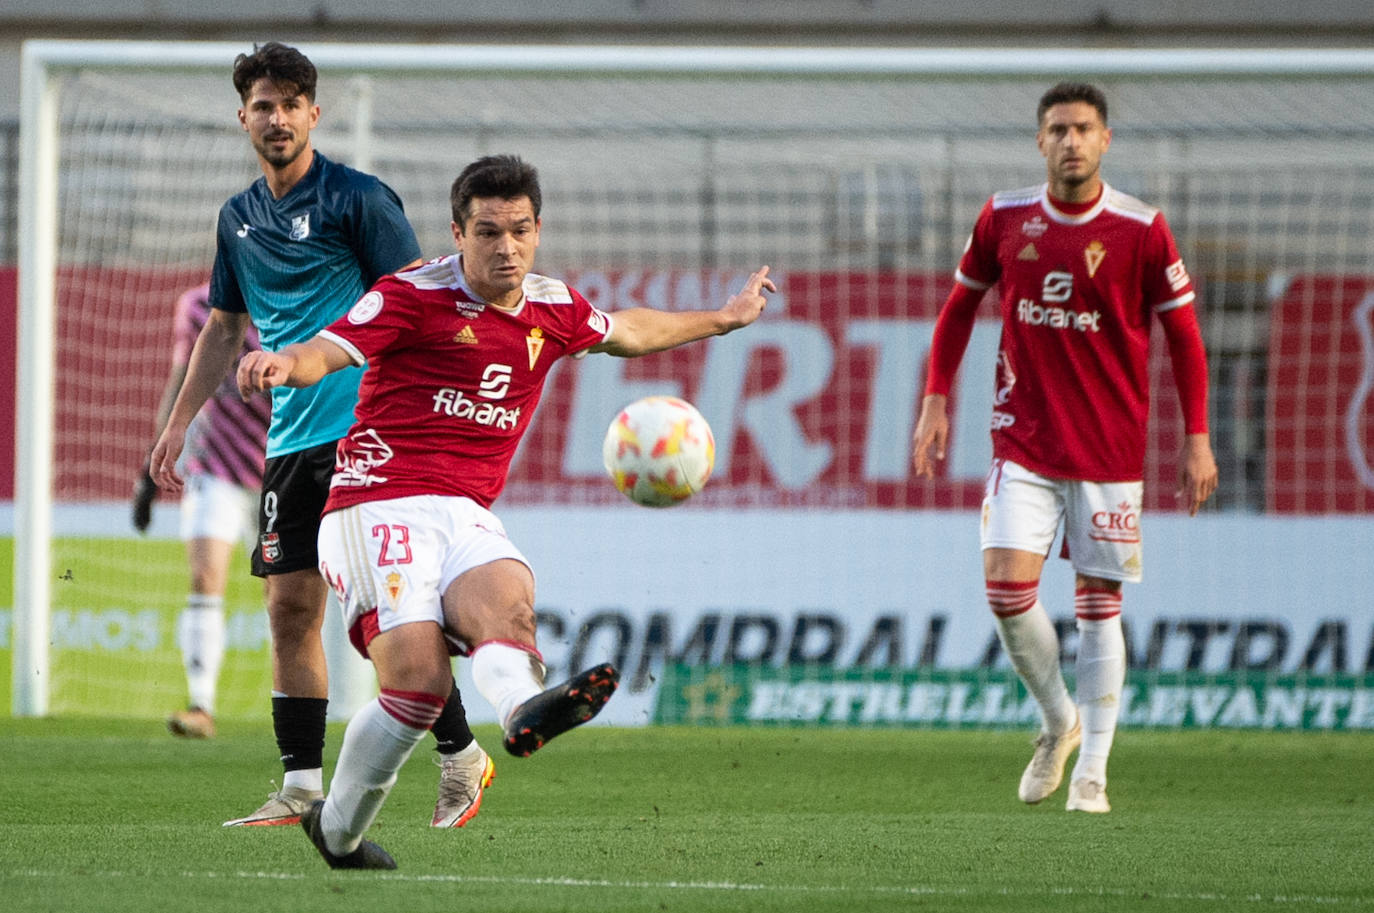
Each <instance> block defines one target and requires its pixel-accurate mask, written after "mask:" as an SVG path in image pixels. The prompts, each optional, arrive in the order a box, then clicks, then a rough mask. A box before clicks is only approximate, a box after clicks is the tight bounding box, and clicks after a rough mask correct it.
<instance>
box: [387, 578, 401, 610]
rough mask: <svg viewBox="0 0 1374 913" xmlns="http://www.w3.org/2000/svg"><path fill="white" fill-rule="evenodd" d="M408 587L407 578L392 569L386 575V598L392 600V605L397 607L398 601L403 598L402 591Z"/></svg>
mask: <svg viewBox="0 0 1374 913" xmlns="http://www.w3.org/2000/svg"><path fill="white" fill-rule="evenodd" d="M405 588H406V581H405V578H404V577H402V576H401V575H400V574H398V573H396V572H395V571H392V572H391V573H389V574H387V575H386V598H387V599H389V600H390V601H391V607H392V608H393V609H394V608H396V602H397V601H398V600H399V599H400V598H401V591H402V590H404V589H405Z"/></svg>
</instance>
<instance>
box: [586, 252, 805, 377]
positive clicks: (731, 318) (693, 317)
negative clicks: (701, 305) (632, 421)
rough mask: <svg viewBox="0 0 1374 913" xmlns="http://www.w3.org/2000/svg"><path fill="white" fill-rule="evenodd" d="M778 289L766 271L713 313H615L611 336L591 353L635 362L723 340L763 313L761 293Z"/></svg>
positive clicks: (753, 276)
mask: <svg viewBox="0 0 1374 913" xmlns="http://www.w3.org/2000/svg"><path fill="white" fill-rule="evenodd" d="M777 290H778V289H777V286H776V285H774V284H773V280H772V279H769V278H768V267H766V266H765V267H762V268H760V269H759V270H757V271H756V272H754V273H753V274H751V275H750V276H749V279H748V280H747V281H746V282H745V283H744V288H742V289H740V290H739V292H737V293H736V294H734V295H731V296H730V300H728V301H726V302H725V305H724V306H723V307H721V308H720V309H719V310H715V311H657V310H654V309H653V308H629V309H628V310H624V311H616V312H615V315H614V316H615V324H614V326H613V327H612V329H611V335H610V337H609V338H607V340H606V341H605V342H603V343H601V344H600V345H598V346H593V347H592V349H591V351H593V352H606V353H608V354H610V355H618V356H620V357H621V358H635V357H637V356H640V355H648V354H650V353H653V352H662V351H663V350H664V349H672V348H675V347H677V346H680V345H683V344H685V343H689V342H694V341H696V340H698V339H705V338H706V337H708V336H723V335H725V334H726V333H729V332H732V331H733V330H738V329H739V328H740V327H746V326H748V325H749V324H751V323H753V322H754V321H755V320H757V319H758V318H759V315H760V314H762V313H763V309H764V306H765V305H766V304H767V303H768V299H767V298H766V297H765V296H764V292H766V291H767V292H776V291H777Z"/></svg>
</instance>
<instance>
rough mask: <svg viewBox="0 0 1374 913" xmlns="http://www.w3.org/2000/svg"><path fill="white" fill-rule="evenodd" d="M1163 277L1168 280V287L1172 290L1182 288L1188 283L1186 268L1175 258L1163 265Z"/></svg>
mask: <svg viewBox="0 0 1374 913" xmlns="http://www.w3.org/2000/svg"><path fill="white" fill-rule="evenodd" d="M1164 278H1165V279H1167V280H1168V281H1169V288H1171V289H1173V290H1174V291H1176V292H1177V291H1178V290H1179V289H1182V288H1183V287H1184V286H1186V285H1187V284H1188V270H1187V269H1186V268H1185V267H1184V265H1183V261H1182V260H1175V261H1174V262H1173V263H1170V264H1169V265H1168V266H1166V267H1164Z"/></svg>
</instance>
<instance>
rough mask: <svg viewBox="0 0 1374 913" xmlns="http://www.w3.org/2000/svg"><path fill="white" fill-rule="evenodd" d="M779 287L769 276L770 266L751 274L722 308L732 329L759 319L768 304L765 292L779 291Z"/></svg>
mask: <svg viewBox="0 0 1374 913" xmlns="http://www.w3.org/2000/svg"><path fill="white" fill-rule="evenodd" d="M777 290H778V287H777V286H776V285H774V284H773V280H772V279H769V278H768V267H766V266H763V267H760V268H759V269H757V270H755V271H754V272H753V273H751V274H750V275H749V278H748V280H747V281H745V283H744V288H742V289H740V290H739V291H738V292H737V293H735V294H734V295H731V296H730V300H729V301H727V302H725V307H723V308H721V312H722V313H724V314H725V315H726V316H727V317H728V318H729V322H730V326H729V329H727V330H726V332H727V333H728V332H730V330H738V329H739V328H740V327H747V326H748V325H749V324H751V323H753V322H754V321H755V320H758V318H759V315H760V314H762V313H763V309H764V307H765V306H766V305H767V304H768V299H767V298H766V297H764V294H763V293H764V292H765V291H767V292H777Z"/></svg>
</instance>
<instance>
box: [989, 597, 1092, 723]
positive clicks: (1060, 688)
mask: <svg viewBox="0 0 1374 913" xmlns="http://www.w3.org/2000/svg"><path fill="white" fill-rule="evenodd" d="M996 618H997V636H998V637H999V638H1001V640H1002V649H1003V650H1005V651H1006V653H1007V658H1008V659H1009V660H1011V667H1012V668H1013V669H1015V670H1016V674H1017V675H1019V676H1021V681H1022V682H1024V683H1025V685H1026V690H1027V691H1029V692H1030V693H1031V697H1033V698H1035V702H1036V703H1037V704H1039V705H1040V715H1041V717H1042V719H1043V724H1042V725H1043V728H1044V730H1045V732H1049V733H1054V734H1056V735H1057V734H1059V733H1063V732H1068V731H1069V730H1070V729H1072V728H1073V723H1074V717H1075V715H1076V714H1077V710H1075V708H1074V705H1073V698H1071V697H1070V696H1069V688H1068V686H1067V685H1065V684H1064V674H1063V672H1062V671H1061V670H1060V668H1059V636H1058V635H1057V634H1055V632H1054V622H1053V621H1051V620H1050V615H1049V613H1048V612H1046V611H1045V607H1044V605H1042V604H1041V602H1040V600H1039V599H1036V600H1035V604H1034V605H1033V606H1031V607H1030V608H1029V609H1027V610H1026V611H1024V612H1022V613H1020V614H1019V615H1012V616H1010V617H1005V618H1004V617H1002V616H1001V615H998V616H996Z"/></svg>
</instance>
